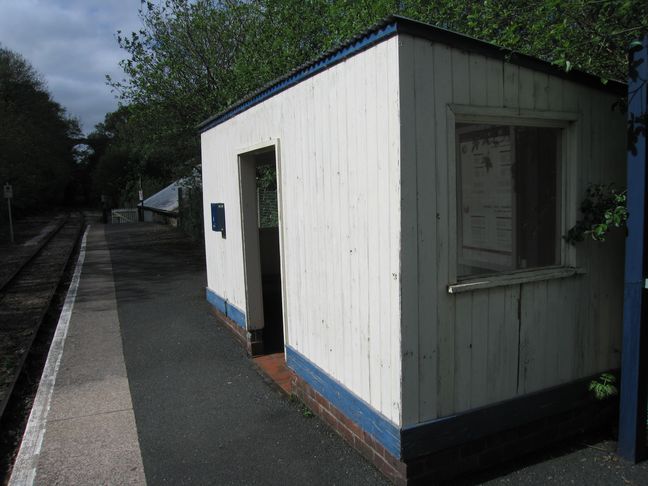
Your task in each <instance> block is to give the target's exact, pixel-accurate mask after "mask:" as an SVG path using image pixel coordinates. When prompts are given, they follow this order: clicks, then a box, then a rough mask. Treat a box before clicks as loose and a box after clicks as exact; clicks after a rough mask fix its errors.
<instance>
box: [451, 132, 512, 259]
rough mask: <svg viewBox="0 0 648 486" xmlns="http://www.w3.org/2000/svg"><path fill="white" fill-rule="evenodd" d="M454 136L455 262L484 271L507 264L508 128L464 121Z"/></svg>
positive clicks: (509, 233)
mask: <svg viewBox="0 0 648 486" xmlns="http://www.w3.org/2000/svg"><path fill="white" fill-rule="evenodd" d="M460 127H461V128H460ZM457 135H458V145H457V149H458V159H459V164H460V167H459V170H460V184H459V187H458V189H459V190H460V198H459V202H460V207H459V208H458V210H459V212H460V217H459V220H460V222H461V228H460V234H459V238H460V241H459V245H460V246H459V249H460V255H459V258H460V263H461V264H462V265H466V266H470V267H477V268H481V269H484V270H494V271H501V270H508V269H512V268H514V264H515V262H514V241H515V239H514V234H513V231H514V224H513V217H514V216H513V207H514V187H513V173H512V164H513V161H514V160H515V157H514V154H513V151H514V146H513V127H509V126H493V125H463V126H458V128H457Z"/></svg>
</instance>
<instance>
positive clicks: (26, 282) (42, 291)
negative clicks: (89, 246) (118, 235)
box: [0, 213, 84, 418]
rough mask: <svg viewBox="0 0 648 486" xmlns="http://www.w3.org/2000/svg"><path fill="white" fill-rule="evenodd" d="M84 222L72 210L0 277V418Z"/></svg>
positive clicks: (80, 216)
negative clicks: (5, 276)
mask: <svg viewBox="0 0 648 486" xmlns="http://www.w3.org/2000/svg"><path fill="white" fill-rule="evenodd" d="M83 226H84V219H83V216H82V215H81V214H80V213H79V214H72V215H70V216H68V217H67V218H65V219H64V220H63V221H61V222H60V224H57V225H55V227H54V228H53V231H52V233H51V234H49V235H47V236H46V237H45V238H43V240H42V243H41V244H39V245H38V248H37V249H36V250H35V251H33V252H31V254H29V255H28V256H27V257H26V258H25V259H23V260H22V261H21V262H20V263H18V264H16V263H14V267H15V268H13V269H12V270H11V276H10V278H5V279H1V280H0V418H1V417H2V416H3V414H4V412H5V409H6V407H7V403H8V401H9V398H10V397H11V393H12V391H13V389H14V385H15V384H16V381H17V380H18V377H19V376H20V373H21V371H22V369H23V367H24V366H25V361H26V359H27V356H28V355H29V351H30V349H31V347H32V344H33V343H34V339H35V338H36V335H37V334H38V330H39V328H40V326H41V323H42V322H43V319H44V318H45V315H46V313H47V311H48V309H49V307H50V305H51V302H52V298H53V297H54V294H55V293H56V290H57V287H58V286H59V283H60V281H61V278H62V277H63V274H64V272H65V268H66V266H67V264H68V262H69V260H70V257H71V256H72V254H73V251H74V248H75V246H76V244H77V242H78V240H79V236H80V234H81V230H82V229H83Z"/></svg>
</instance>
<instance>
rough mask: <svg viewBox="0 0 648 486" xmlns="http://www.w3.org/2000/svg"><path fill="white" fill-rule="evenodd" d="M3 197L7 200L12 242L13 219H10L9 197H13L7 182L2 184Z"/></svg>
mask: <svg viewBox="0 0 648 486" xmlns="http://www.w3.org/2000/svg"><path fill="white" fill-rule="evenodd" d="M4 197H5V199H6V200H7V209H8V210H9V237H10V238H11V242H12V243H13V242H14V232H13V221H12V219H11V199H12V198H13V187H12V186H11V184H9V183H8V182H7V183H6V184H5V185H4Z"/></svg>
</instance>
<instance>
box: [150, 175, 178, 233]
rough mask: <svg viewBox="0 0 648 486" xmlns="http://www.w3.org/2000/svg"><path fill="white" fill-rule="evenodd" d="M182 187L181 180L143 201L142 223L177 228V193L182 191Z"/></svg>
mask: <svg viewBox="0 0 648 486" xmlns="http://www.w3.org/2000/svg"><path fill="white" fill-rule="evenodd" d="M182 187H183V186H182V180H179V181H175V182H173V183H171V184H169V185H168V186H166V187H165V188H164V189H161V190H160V191H158V192H156V193H155V194H153V195H152V196H150V197H147V198H146V199H144V201H143V202H142V206H143V209H144V221H145V222H147V223H162V224H170V225H172V226H177V224H178V215H179V207H180V206H179V204H180V199H179V198H180V195H179V191H180V192H181V191H182Z"/></svg>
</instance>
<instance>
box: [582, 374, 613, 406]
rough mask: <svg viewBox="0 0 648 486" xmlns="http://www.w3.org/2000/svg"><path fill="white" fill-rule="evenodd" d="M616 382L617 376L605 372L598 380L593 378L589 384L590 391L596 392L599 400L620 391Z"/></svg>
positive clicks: (595, 394)
mask: <svg viewBox="0 0 648 486" xmlns="http://www.w3.org/2000/svg"><path fill="white" fill-rule="evenodd" d="M615 383H616V377H615V376H614V375H612V374H610V373H603V374H601V376H599V377H598V378H597V379H596V380H592V381H591V382H590V384H589V388H588V389H589V391H591V392H592V393H594V396H595V397H596V399H597V400H603V399H604V398H609V397H612V396H614V395H616V394H618V393H619V390H617V387H616V386H615V385H614V384H615Z"/></svg>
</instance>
